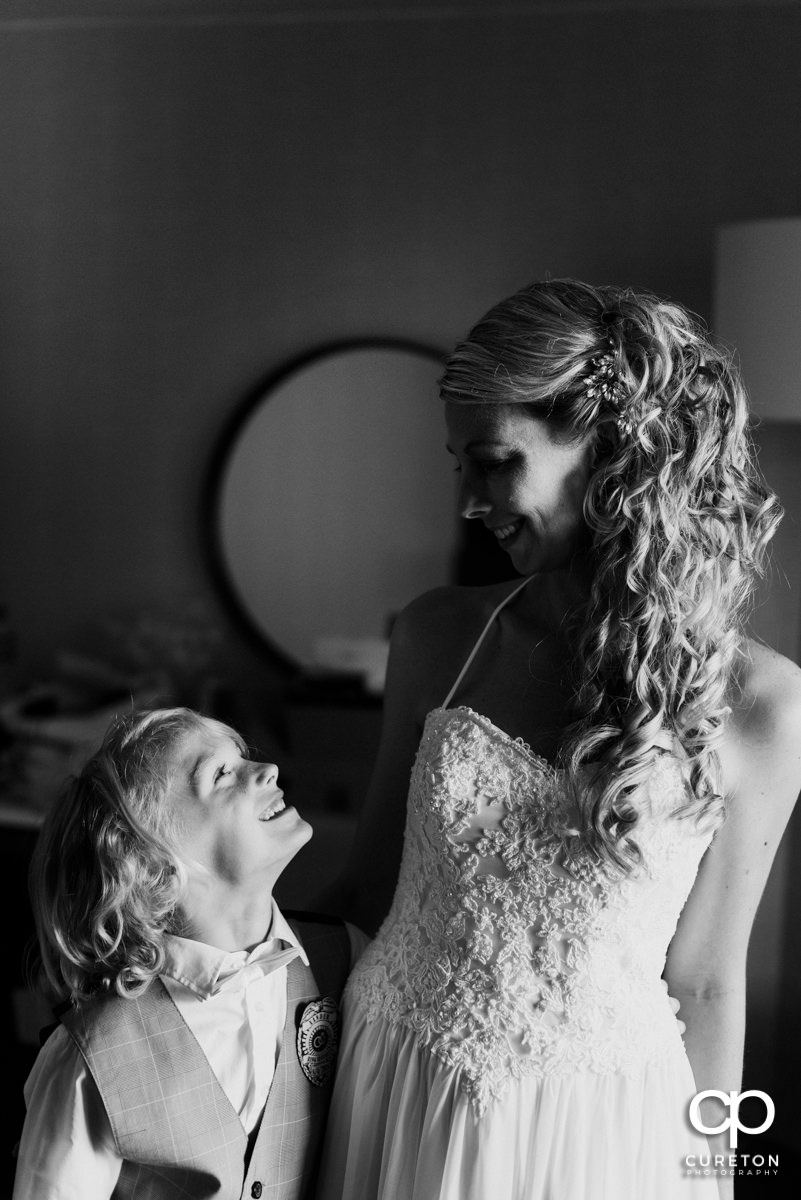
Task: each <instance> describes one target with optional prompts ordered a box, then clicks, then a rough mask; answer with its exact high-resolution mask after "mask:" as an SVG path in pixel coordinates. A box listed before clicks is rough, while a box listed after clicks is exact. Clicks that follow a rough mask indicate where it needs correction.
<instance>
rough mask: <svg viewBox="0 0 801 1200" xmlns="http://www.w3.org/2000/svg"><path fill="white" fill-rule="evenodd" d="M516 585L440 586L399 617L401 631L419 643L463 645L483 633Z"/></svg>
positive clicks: (424, 594)
mask: <svg viewBox="0 0 801 1200" xmlns="http://www.w3.org/2000/svg"><path fill="white" fill-rule="evenodd" d="M515 586H516V584H515V583H509V582H508V581H507V582H505V583H496V584H489V585H487V586H484V587H440V588H434V589H433V591H430V592H424V593H423V595H422V596H418V597H417V599H416V600H413V601H412V602H411V604H409V605H407V607H406V608H405V609H404V610H403V611H402V612H401V613H400V615H399V616H398V621H397V624H398V630H399V632H402V633H403V634H404V635H405V636H407V637H411V638H413V639H414V640H415V641H419V640H421V639H422V640H423V641H425V642H427V643H430V642H436V643H439V642H442V641H443V640H444V642H445V643H446V644H448V643H451V642H455V643H459V642H461V641H462V640H464V638H465V637H467V638H469V637H471V636H472V635H473V634H475V635H476V636H477V634H478V633H480V632H481V629H482V628H483V625H484V623H486V621H488V620H489V618H490V616H491V615H492V612H493V610H494V609H495V608H496V607H497V606H498V605H499V604H500V603H501V601H502V600H503V599H504V597H505V596H506V595H508V594H509V592H510V591H511V590H513V588H514V587H515Z"/></svg>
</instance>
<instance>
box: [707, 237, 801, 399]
mask: <svg viewBox="0 0 801 1200" xmlns="http://www.w3.org/2000/svg"><path fill="white" fill-rule="evenodd" d="M713 332H714V334H715V335H716V337H718V338H720V339H722V341H724V342H725V343H727V344H728V345H730V346H733V347H734V348H735V349H736V350H737V353H738V356H739V360H740V366H741V368H742V373H743V379H744V381H745V385H746V387H747V389H748V393H749V396H750V398H751V407H752V409H753V411H754V413H755V415H757V416H760V417H765V418H768V419H769V420H772V421H801V217H787V218H781V219H778V220H770V221H743V222H738V223H737V224H733V225H724V226H723V227H722V228H721V229H719V230H718V235H717V256H716V275H715V307H714V318H713Z"/></svg>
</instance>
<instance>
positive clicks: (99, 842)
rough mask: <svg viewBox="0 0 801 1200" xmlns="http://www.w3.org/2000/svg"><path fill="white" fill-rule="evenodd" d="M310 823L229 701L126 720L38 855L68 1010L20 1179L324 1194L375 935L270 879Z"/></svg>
mask: <svg viewBox="0 0 801 1200" xmlns="http://www.w3.org/2000/svg"><path fill="white" fill-rule="evenodd" d="M311 833H312V831H311V827H310V826H309V825H308V824H307V823H306V822H305V821H304V820H302V819H301V817H300V816H299V815H298V813H297V812H296V810H295V809H294V808H289V807H287V806H286V805H285V803H284V797H283V793H282V791H281V789H280V788H279V786H278V769H277V767H275V766H274V765H273V764H271V763H258V762H253V761H251V760H250V759H249V758H248V755H247V751H246V748H245V745H244V743H243V742H242V740H241V739H240V738H239V736H238V735H237V734H236V733H234V731H233V730H231V729H229V728H227V727H226V726H224V725H222V724H220V723H219V722H217V721H213V720H210V719H208V718H205V717H202V716H200V715H199V714H197V713H194V712H192V711H190V710H188V709H163V710H158V711H154V712H147V713H142V712H140V713H132V714H130V715H128V716H126V717H123V718H119V719H118V720H117V721H115V722H114V723H113V724H112V726H111V727H110V729H109V730H108V732H107V734H106V736H105V738H104V740H103V744H102V746H101V748H100V749H99V751H98V752H97V753H96V754H95V755H94V756H93V758H92V759H91V760H90V761H89V762H88V763H87V765H86V767H85V768H84V769H83V771H82V772H81V774H80V776H79V777H78V778H77V779H76V780H75V781H73V783H72V785H71V787H70V790H69V792H68V793H67V795H66V796H65V797H64V799H63V800H62V801H61V802H60V803H59V804H58V805H56V807H55V808H54V809H53V811H52V812H51V813H50V814H49V816H48V818H47V820H46V822H45V826H44V828H43V830H42V834H41V837H40V839H39V843H38V846H37V850H36V854H35V856H34V862H33V865H32V871H31V891H32V897H33V904H34V913H35V917H36V924H37V932H38V937H39V943H40V949H41V955H42V963H43V968H44V974H45V977H46V979H47V982H48V985H49V988H50V991H51V992H52V994H53V996H54V998H55V999H56V1000H57V1001H60V1007H59V1009H58V1010H57V1011H58V1012H59V1016H60V1024H59V1026H58V1027H57V1028H56V1030H55V1031H54V1032H53V1033H52V1034H51V1035H50V1037H49V1038H48V1039H47V1041H46V1042H45V1044H44V1046H43V1049H42V1050H41V1052H40V1054H39V1057H38V1058H37V1060H36V1063H35V1065H34V1068H33V1071H32V1072H31V1075H30V1077H29V1079H28V1082H27V1084H26V1088H25V1098H26V1105H27V1116H26V1120H25V1125H24V1128H23V1134H22V1140H21V1143H20V1149H19V1158H18V1164H17V1175H16V1182H15V1187H14V1200H109V1198H110V1197H114V1198H115V1200H117V1198H122V1197H136V1200H145V1198H147V1200H150V1198H151V1197H152V1198H154V1200H155V1198H159V1200H161V1198H165V1200H166V1198H167V1197H179V1196H181V1197H187V1196H191V1197H207V1196H208V1197H212V1196H216V1197H221V1198H225V1200H229V1198H233V1197H237V1198H238V1197H240V1196H245V1197H253V1198H254V1200H258V1198H259V1197H263V1198H265V1200H266V1198H267V1197H270V1198H273V1200H300V1198H302V1197H306V1196H308V1195H309V1193H310V1190H311V1188H312V1186H313V1181H314V1174H315V1170H316V1166H317V1156H318V1151H319V1146H320V1142H321V1139H322V1134H323V1132H324V1127H325V1120H326V1115H327V1108H328V1103H329V1099H330V1089H331V1080H332V1077H333V1071H334V1066H335V1060H336V1047H337V1042H338V1026H337V1018H338V1007H337V1006H338V1000H339V997H340V994H341V991H342V988H343V986H344V983H345V979H346V978H347V975H348V972H349V970H350V967H351V965H352V963H353V962H354V961H355V959H356V957H358V954H359V953H360V952H361V950H362V949H363V948H364V945H365V944H366V940H367V939H366V938H365V937H364V935H362V934H360V933H359V931H357V930H355V929H353V928H352V927H350V926H348V927H346V926H345V925H344V923H342V922H330V921H327V920H326V919H325V918H321V919H319V920H317V919H315V920H313V921H302V920H293V921H287V920H286V918H285V917H284V916H283V915H282V914H281V912H280V911H279V909H278V907H277V905H276V903H275V901H274V900H273V898H272V891H273V886H274V884H275V882H276V880H277V879H278V877H279V875H280V873H281V871H282V870H283V868H284V867H285V866H286V864H287V863H288V862H289V861H290V859H291V858H292V857H293V856H294V855H295V854H296V853H297V851H298V850H299V849H300V848H301V847H302V846H303V845H304V844H305V843H306V842H307V841H308V840H309V838H310V837H311Z"/></svg>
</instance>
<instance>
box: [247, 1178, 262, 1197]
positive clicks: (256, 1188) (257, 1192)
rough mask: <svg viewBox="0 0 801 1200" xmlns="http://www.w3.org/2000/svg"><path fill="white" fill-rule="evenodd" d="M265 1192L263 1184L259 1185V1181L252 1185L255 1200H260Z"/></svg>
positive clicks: (251, 1190) (252, 1194)
mask: <svg viewBox="0 0 801 1200" xmlns="http://www.w3.org/2000/svg"><path fill="white" fill-rule="evenodd" d="M263 1190H264V1189H263V1188H262V1186H261V1184H260V1183H259V1181H258V1179H257V1180H256V1182H255V1183H254V1184H252V1185H251V1188H250V1194H251V1196H252V1197H253V1200H259V1196H260V1195H261V1194H262V1192H263Z"/></svg>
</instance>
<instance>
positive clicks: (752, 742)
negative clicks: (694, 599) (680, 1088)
mask: <svg viewBox="0 0 801 1200" xmlns="http://www.w3.org/2000/svg"><path fill="white" fill-rule="evenodd" d="M755 660H756V666H755V669H754V670H753V671H752V673H751V678H750V680H749V686H747V687H746V688H745V689H744V691H745V695H746V698H747V704H746V705H745V706H743V708H741V709H740V711H739V713H735V714H733V716H732V722H731V728H730V731H729V735H728V736H727V740H726V743H725V744H724V747H723V749H722V752H721V764H722V768H723V777H724V786H725V789H726V793H727V817H726V820H725V822H724V824H723V826H722V827H721V829H719V830H718V832H717V834H716V835H715V838H714V840H713V842H712V845H711V846H710V848H709V850H708V851H707V853H706V855H705V856H704V859H703V862H702V864H701V868H700V870H699V872H698V877H697V879H696V882H695V885H694V887H693V890H692V892H691V894H690V897H689V899H688V901H687V904H686V905H685V908H684V911H683V913H682V915H681V918H680V921H679V924H678V927H677V930H676V933H675V935H674V938H673V941H672V942H671V946H670V951H669V953H668V959H667V967H666V970H665V978H666V980H667V983H668V989H669V991H670V994H671V996H675V997H676V999H678V1000H679V1001H680V1003H681V1015H682V1018H683V1020H684V1021H685V1023H686V1026H687V1030H686V1034H685V1045H686V1048H687V1055H688V1057H689V1059H690V1064H691V1066H692V1069H693V1074H694V1077H695V1083H696V1087H697V1090H698V1091H699V1092H701V1091H706V1090H707V1089H715V1090H717V1091H722V1092H726V1093H728V1092H731V1091H735V1092H736V1091H739V1090H740V1086H741V1076H742V1057H743V1039H744V1031H745V965H746V950H747V946H748V939H749V936H750V933H751V926H752V924H753V920H754V916H755V914H756V909H757V905H758V904H759V900H760V897H761V895H762V891H763V888H764V886H765V883H766V880H767V877H768V874H769V872H770V868H771V865H772V863H773V858H774V856H775V853H776V850H777V847H778V845H779V841H780V840H781V836H782V833H783V832H784V828H785V826H786V824H787V821H788V819H789V816H790V813H791V812H792V808H793V805H794V803H795V800H796V797H797V795H798V793H799V790H801V672H800V671H799V670H798V669H797V668H796V667H794V666H793V665H792V664H791V663H789V662H788V661H787V660H786V659H782V658H780V656H778V655H774V654H773V653H772V652H768V651H764V650H762V649H758V650H756V652H755ZM757 1085H758V1081H757ZM689 1099H690V1097H688V1102H689ZM701 1115H702V1119H703V1122H704V1124H706V1125H707V1126H710V1127H713V1126H716V1125H719V1124H721V1122H722V1121H723V1120H725V1119H726V1118H727V1117H728V1116H729V1111H728V1109H725V1108H723V1106H722V1104H719V1103H718V1102H717V1101H715V1100H714V1099H711V1098H710V1099H709V1100H707V1101H705V1104H704V1107H703V1108H702V1114H701ZM709 1142H710V1148H711V1150H712V1152H713V1153H720V1154H725V1155H727V1156H728V1155H729V1154H730V1153H731V1151H730V1148H729V1139H728V1136H727V1134H726V1133H723V1134H719V1135H718V1136H717V1137H710V1139H709ZM718 1185H719V1190H720V1194H721V1196H723V1197H727V1196H730V1195H731V1194H732V1182H731V1178H730V1177H729V1178H726V1179H722V1178H719V1180H718Z"/></svg>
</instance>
